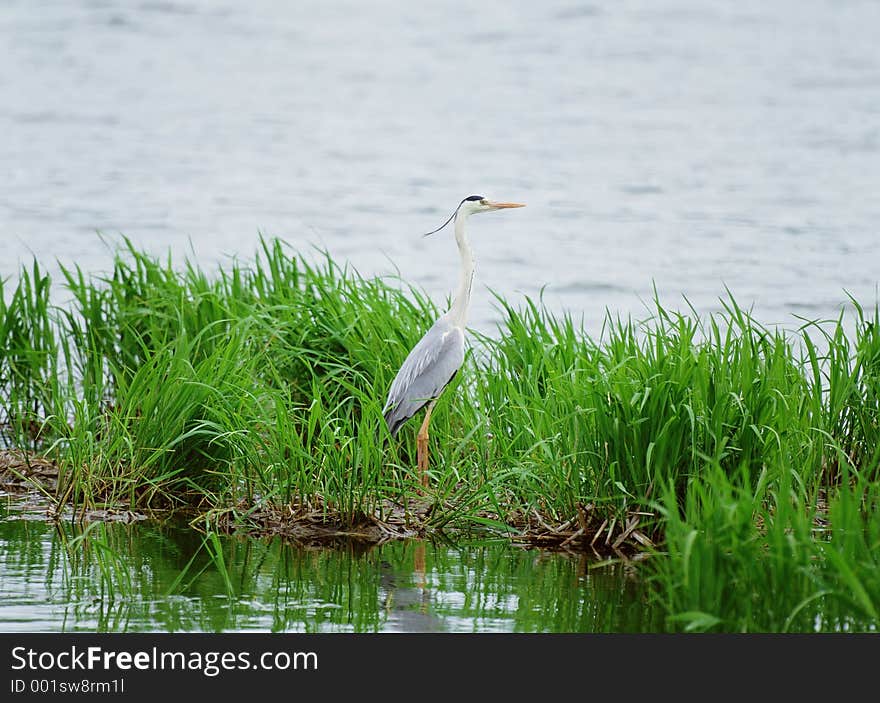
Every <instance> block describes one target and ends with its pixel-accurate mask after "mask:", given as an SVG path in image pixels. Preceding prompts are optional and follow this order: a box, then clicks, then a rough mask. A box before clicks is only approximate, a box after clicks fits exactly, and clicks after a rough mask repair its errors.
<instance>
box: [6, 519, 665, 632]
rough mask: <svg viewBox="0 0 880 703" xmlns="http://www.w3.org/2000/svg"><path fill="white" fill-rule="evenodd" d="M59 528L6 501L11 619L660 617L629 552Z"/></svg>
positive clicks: (24, 625) (55, 625) (436, 626)
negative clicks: (306, 544) (595, 559)
mask: <svg viewBox="0 0 880 703" xmlns="http://www.w3.org/2000/svg"><path fill="white" fill-rule="evenodd" d="M81 534H82V530H81V529H75V528H72V527H71V526H70V525H69V524H66V525H63V526H62V527H61V528H60V529H56V528H55V527H54V526H52V525H50V524H47V523H46V522H44V521H42V520H37V519H27V517H26V516H25V515H24V514H22V513H21V512H20V511H19V510H12V511H9V510H7V509H3V508H0V574H3V578H2V579H0V631H3V632H232V631H235V632H239V631H262V632H268V631H271V632H639V631H655V628H658V627H660V623H661V622H662V619H661V618H660V614H659V613H658V612H657V611H656V610H655V609H654V608H653V607H652V606H651V605H650V604H649V603H648V602H647V594H646V590H645V587H644V584H643V583H641V582H640V581H639V580H638V578H636V577H635V576H634V574H633V573H632V570H631V569H627V568H624V567H623V566H621V565H616V566H610V567H602V568H593V569H588V565H589V562H588V561H587V559H586V558H585V557H576V556H572V555H564V554H550V553H543V552H537V551H527V550H524V549H519V548H511V547H510V545H509V544H508V543H506V542H503V541H484V542H470V543H464V544H459V545H456V546H450V545H445V544H442V543H431V542H407V543H393V544H391V543H388V544H385V545H382V546H379V547H375V548H372V549H367V548H364V547H361V548H357V547H356V546H354V545H353V546H351V547H349V548H337V549H326V550H307V549H303V548H298V547H296V546H294V545H291V544H285V543H283V542H282V541H281V540H280V539H277V538H276V539H272V540H259V539H239V538H227V539H224V540H223V542H222V550H223V555H224V564H225V568H226V574H227V575H228V581H227V578H226V576H224V571H223V569H222V568H218V565H217V561H216V560H213V559H212V558H211V556H210V554H209V552H208V551H207V550H206V549H204V548H203V547H202V538H201V536H200V535H198V534H196V533H195V532H193V531H192V530H190V529H183V528H180V527H170V526H160V525H156V524H147V523H143V522H141V523H134V524H129V525H126V524H121V523H109V524H102V525H99V526H98V527H97V528H93V530H92V531H91V532H90V533H89V534H88V536H87V538H86V539H85V541H84V542H81V543H78V544H75V545H72V546H69V547H68V546H65V545H66V544H67V545H70V544H71V540H72V539H73V538H75V537H76V536H77V535H81Z"/></svg>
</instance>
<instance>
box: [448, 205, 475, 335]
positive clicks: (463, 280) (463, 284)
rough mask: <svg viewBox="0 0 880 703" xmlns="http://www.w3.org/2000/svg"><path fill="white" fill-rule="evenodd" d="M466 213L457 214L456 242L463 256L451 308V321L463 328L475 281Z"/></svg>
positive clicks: (460, 254)
mask: <svg viewBox="0 0 880 703" xmlns="http://www.w3.org/2000/svg"><path fill="white" fill-rule="evenodd" d="M466 220H467V216H466V215H461V214H458V215H456V216H455V243H456V244H458V253H459V256H461V272H460V273H459V278H458V292H457V293H456V294H455V299H454V300H453V301H452V305H451V306H450V308H449V312H448V313H447V314H448V315H449V319H450V322H452V324H454V325H456V326H457V327H460V328H462V329H464V328H465V325H467V315H468V307H469V306H470V302H471V286H472V285H473V282H474V253H473V251H471V244H470V242H469V241H468V238H467V233H466V232H465V231H464V223H465V221H466Z"/></svg>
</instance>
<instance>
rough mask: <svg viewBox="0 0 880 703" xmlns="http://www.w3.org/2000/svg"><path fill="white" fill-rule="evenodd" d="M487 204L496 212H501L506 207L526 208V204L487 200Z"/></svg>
mask: <svg viewBox="0 0 880 703" xmlns="http://www.w3.org/2000/svg"><path fill="white" fill-rule="evenodd" d="M486 204H487V205H489V206H490V207H492V208H494V209H495V210H501V209H502V208H505V207H525V203H496V202H495V201H494V200H487V201H486Z"/></svg>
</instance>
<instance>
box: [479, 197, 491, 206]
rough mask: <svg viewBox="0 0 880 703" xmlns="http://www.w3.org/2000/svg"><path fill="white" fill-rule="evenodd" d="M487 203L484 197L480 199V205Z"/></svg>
mask: <svg viewBox="0 0 880 703" xmlns="http://www.w3.org/2000/svg"><path fill="white" fill-rule="evenodd" d="M488 204H489V203H487V202H486V199H485V198H483V199H482V200H481V201H480V205H488Z"/></svg>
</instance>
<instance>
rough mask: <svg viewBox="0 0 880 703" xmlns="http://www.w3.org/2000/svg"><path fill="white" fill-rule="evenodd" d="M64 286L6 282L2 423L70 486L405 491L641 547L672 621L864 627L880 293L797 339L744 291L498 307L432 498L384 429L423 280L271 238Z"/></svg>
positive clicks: (435, 473) (872, 606)
mask: <svg viewBox="0 0 880 703" xmlns="http://www.w3.org/2000/svg"><path fill="white" fill-rule="evenodd" d="M62 278H63V281H62V289H63V291H62V292H63V294H64V295H63V297H64V298H65V299H64V301H63V302H62V303H60V304H55V303H52V302H51V300H52V299H53V298H55V297H58V294H59V291H57V290H55V291H53V290H52V283H51V281H50V280H49V278H48V276H46V275H45V274H44V273H43V272H42V271H41V269H40V267H39V265H38V264H37V263H36V262H35V263H34V265H33V266H32V267H31V269H29V270H27V269H25V270H22V272H21V275H20V276H19V278H18V282H17V285H16V286H14V287H11V286H9V284H8V283H4V284H3V286H0V342H2V344H0V423H2V432H3V437H4V440H5V442H6V443H7V444H8V445H11V446H15V447H19V448H26V449H30V450H34V451H38V452H41V453H43V454H45V455H47V456H49V457H51V458H52V459H53V460H55V461H56V462H57V463H58V465H59V482H58V490H57V496H56V498H57V500H58V501H59V502H69V503H73V504H74V505H75V506H76V507H77V508H78V509H90V508H100V507H106V506H114V507H125V508H129V509H134V510H141V511H147V510H151V509H162V508H175V507H176V508H185V509H186V510H188V511H190V512H191V513H194V514H195V515H196V516H197V519H198V521H199V524H204V525H205V526H206V527H205V529H206V530H207V531H208V532H209V533H210V531H211V529H213V527H212V525H215V523H219V522H222V524H224V525H229V524H232V525H237V526H242V527H248V528H250V529H255V528H256V529H258V528H259V525H260V524H261V522H260V521H261V520H264V519H265V517H266V515H273V516H275V517H279V516H280V517H283V516H285V515H287V516H294V517H296V516H301V515H303V514H308V515H310V516H311V518H310V519H313V520H314V519H315V516H316V515H317V516H319V517H320V518H323V519H324V520H325V521H326V522H327V523H328V524H335V525H336V526H337V527H338V528H339V529H342V530H345V529H355V528H356V527H357V526H358V525H360V524H362V523H364V522H365V521H367V522H368V521H370V520H371V519H380V520H390V519H392V517H394V519H398V520H399V519H401V517H400V514H396V515H392V514H391V511H393V506H395V505H399V506H404V509H403V512H402V513H401V514H402V515H403V516H404V517H403V519H405V520H409V521H410V522H411V523H412V525H413V526H414V528H415V529H420V530H426V531H431V530H441V529H442V530H445V531H450V530H474V529H479V530H486V529H488V530H491V531H494V532H500V533H503V534H512V535H517V534H521V533H523V532H525V533H528V534H529V535H532V536H534V535H536V534H538V533H542V534H543V537H544V538H548V539H550V540H551V542H552V541H553V540H554V539H555V542H556V543H557V544H559V543H564V544H566V545H568V546H569V547H572V548H580V549H589V548H590V547H593V548H597V547H598V548H600V549H601V550H604V551H609V550H610V549H611V548H612V547H615V546H617V547H633V546H635V547H638V548H645V549H649V550H650V551H651V552H652V553H653V554H654V556H655V558H652V559H650V560H649V562H648V563H649V566H648V567H647V569H648V571H649V572H650V575H651V582H652V584H654V589H655V596H656V598H657V599H658V602H660V603H662V606H663V608H664V610H665V611H666V612H667V613H668V614H669V619H668V626H669V627H670V628H672V629H696V630H771V631H785V630H789V631H791V630H797V631H802V630H814V629H819V630H824V629H865V630H872V629H876V625H877V620H878V618H877V613H878V608H880V580H878V578H877V577H876V575H875V574H876V573H878V572H877V569H876V567H877V565H878V564H877V558H876V553H877V547H878V538H880V525H878V522H877V520H876V518H875V517H874V515H875V513H876V511H875V506H876V502H877V496H878V491H880V475H878V462H880V441H878V440H880V424H878V423H880V320H878V311H877V307H876V305H875V306H874V308H873V309H872V310H866V309H865V308H864V307H863V306H861V305H860V304H859V303H858V302H857V301H855V300H851V301H850V302H851V307H850V310H851V313H850V314H851V315H853V316H854V318H855V325H854V332H853V333H851V334H847V332H846V330H847V329H848V322H849V321H848V320H845V319H844V316H843V314H842V315H841V317H840V318H839V319H837V320H834V321H830V322H824V323H821V324H820V323H819V322H806V323H805V324H804V325H803V327H802V328H801V329H800V330H798V331H796V332H782V331H779V330H776V329H768V328H766V327H764V326H763V325H761V324H760V323H758V322H757V321H756V320H754V319H753V318H752V317H751V316H750V315H749V314H748V312H747V311H746V310H743V309H742V308H741V307H740V306H738V305H737V303H736V302H735V300H733V298H732V297H730V296H728V298H727V299H726V300H725V305H724V311H723V312H722V313H721V314H718V315H715V316H709V317H706V318H700V317H699V316H698V315H696V314H695V313H694V312H693V311H688V312H687V313H679V312H672V311H669V310H666V309H664V307H663V306H662V305H661V304H660V302H659V301H655V312H654V314H653V315H652V316H651V317H650V318H649V319H647V320H645V321H643V322H640V323H636V322H633V321H630V320H619V319H614V318H613V317H612V316H610V315H609V316H608V318H607V319H606V321H605V325H604V328H603V331H602V334H601V335H600V336H599V338H598V339H596V338H592V337H590V336H589V335H587V334H586V333H585V332H584V331H583V329H582V328H581V327H580V326H578V325H577V324H576V323H575V321H574V319H573V318H572V317H571V316H568V315H554V314H551V313H550V312H548V311H547V310H546V309H545V308H544V307H543V305H542V304H541V302H540V301H535V300H530V299H528V298H527V299H526V300H525V301H524V303H523V304H522V305H521V306H520V307H515V306H513V305H511V304H509V303H508V302H506V301H504V300H501V299H499V300H498V305H499V307H500V309H501V311H502V312H503V314H504V322H503V324H502V325H501V326H500V328H499V330H498V332H497V334H495V335H492V336H478V335H474V336H472V338H471V340H472V347H473V349H472V352H471V353H469V354H468V357H467V359H466V361H465V366H464V368H463V369H462V372H461V373H459V374H458V376H457V377H456V380H455V382H454V383H453V384H452V386H450V388H448V389H447V390H446V392H445V393H444V394H443V396H442V398H441V400H440V402H439V404H438V406H437V408H436V410H435V412H434V416H433V420H432V425H431V431H432V433H431V459H432V464H431V479H432V490H431V492H430V493H429V494H428V495H426V496H419V495H418V492H417V488H418V487H417V482H416V481H417V479H416V476H415V475H414V464H415V441H414V440H415V431H416V429H417V423H416V421H412V422H411V423H410V424H409V425H407V426H406V427H405V428H404V430H403V431H402V432H401V433H400V434H399V435H398V438H397V439H396V440H391V439H390V437H389V436H388V433H387V430H386V428H385V425H384V421H383V419H382V413H381V409H382V406H383V404H384V400H385V396H386V393H387V389H388V387H389V385H390V383H391V380H392V378H393V377H394V374H395V372H396V370H397V368H398V367H399V364H400V363H401V362H402V361H403V359H404V358H405V356H406V354H407V352H408V350H409V349H410V348H411V346H412V345H413V344H414V343H415V342H416V341H417V339H418V337H419V336H420V335H421V333H422V332H423V331H424V330H425V329H426V328H427V326H428V324H430V320H432V319H433V318H434V317H435V316H436V315H437V314H438V310H437V309H436V307H435V306H434V305H433V304H432V303H431V301H430V300H429V299H427V298H426V297H425V296H424V295H423V294H422V293H420V292H419V291H417V290H413V289H411V288H407V287H406V286H401V285H400V283H399V281H396V280H381V279H365V278H363V277H361V276H359V275H358V274H357V273H356V272H354V271H351V270H348V269H345V268H341V267H339V266H338V265H337V264H336V263H334V261H333V260H332V259H331V258H330V257H329V256H327V255H324V256H323V258H321V259H320V260H319V261H318V263H312V262H309V261H307V259H306V258H305V257H304V256H301V255H297V254H295V253H293V252H290V251H288V250H287V249H286V248H285V246H284V245H283V244H282V243H281V242H279V241H276V240H264V241H262V243H261V248H260V250H259V251H258V252H257V254H256V256H255V257H254V259H253V261H251V262H247V263H242V262H238V261H231V262H229V263H228V264H227V265H225V266H221V267H219V268H218V269H217V270H216V271H213V272H210V273H208V272H205V271H203V270H201V269H200V268H198V267H197V266H196V265H195V264H193V263H192V262H189V261H186V262H182V264H180V265H176V264H175V262H173V261H171V260H170V259H169V260H165V261H163V260H160V259H156V258H153V257H150V256H148V255H146V254H144V253H143V252H141V251H138V250H137V249H136V248H135V247H134V246H132V245H131V244H130V243H126V246H125V247H123V249H122V250H120V251H119V252H118V254H117V257H116V260H115V263H114V266H113V270H112V272H110V273H109V274H108V275H106V276H103V277H97V276H93V275H89V274H86V273H85V272H83V271H81V270H79V269H72V270H63V274H62ZM50 293H52V296H51V297H50ZM413 500H415V502H419V501H421V502H422V503H424V502H425V501H427V502H428V503H429V504H431V505H432V509H431V510H430V511H429V512H428V513H427V514H425V513H424V512H421V513H419V515H418V516H417V515H416V514H415V513H409V512H407V511H408V510H409V507H407V506H409V505H410V501H413ZM279 519H280V518H279ZM652 545H653V546H652Z"/></svg>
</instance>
